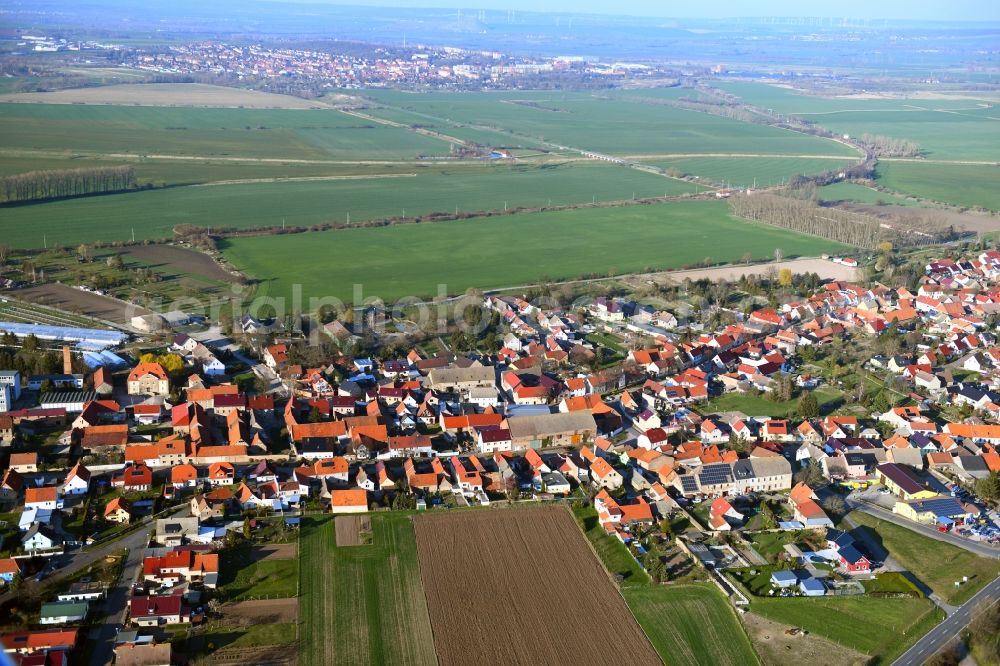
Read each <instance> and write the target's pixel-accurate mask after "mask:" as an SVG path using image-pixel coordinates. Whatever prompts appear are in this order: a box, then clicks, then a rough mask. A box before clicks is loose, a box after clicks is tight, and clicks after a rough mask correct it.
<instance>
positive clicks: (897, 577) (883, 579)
mask: <svg viewBox="0 0 1000 666" xmlns="http://www.w3.org/2000/svg"><path fill="white" fill-rule="evenodd" d="M861 584H862V585H864V586H865V592H866V593H868V594H909V595H912V596H915V597H919V596H923V595H922V594H921V592H920V590H918V589H917V586H916V585H914V584H913V583H912V582H910V580H909V579H908V578H907V577H906V576H904V575H903V574H901V573H899V572H898V571H887V572H885V573H882V574H879V575H878V577H876V578H873V579H871V580H863V581H861Z"/></svg>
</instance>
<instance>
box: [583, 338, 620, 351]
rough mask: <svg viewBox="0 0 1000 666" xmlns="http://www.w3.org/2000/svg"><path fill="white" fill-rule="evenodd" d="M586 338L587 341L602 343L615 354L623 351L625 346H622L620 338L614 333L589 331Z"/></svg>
mask: <svg viewBox="0 0 1000 666" xmlns="http://www.w3.org/2000/svg"><path fill="white" fill-rule="evenodd" d="M586 339H587V342H590V343H594V344H599V345H602V346H604V347H607V348H608V349H610V350H611V351H613V352H615V353H617V354H624V353H625V348H624V347H622V339H621V338H619V337H616V336H614V335H610V334H608V333H591V334H590V335H588V336H587V338H586Z"/></svg>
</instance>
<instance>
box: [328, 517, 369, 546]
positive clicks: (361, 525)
mask: <svg viewBox="0 0 1000 666" xmlns="http://www.w3.org/2000/svg"><path fill="white" fill-rule="evenodd" d="M335 526H336V532H337V547H338V548H339V547H341V546H361V545H363V544H365V540H364V539H362V538H361V533H362V532H367V533H368V534H371V531H372V519H371V518H370V517H368V516H337V517H336V519H335Z"/></svg>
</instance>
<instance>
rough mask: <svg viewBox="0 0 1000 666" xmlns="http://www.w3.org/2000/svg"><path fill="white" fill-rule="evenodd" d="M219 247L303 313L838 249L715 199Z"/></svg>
mask: <svg viewBox="0 0 1000 666" xmlns="http://www.w3.org/2000/svg"><path fill="white" fill-rule="evenodd" d="M501 238H503V239H508V240H509V242H508V240H505V241H503V242H500V241H499V240H498V239H501ZM220 246H221V248H222V251H223V253H224V254H225V256H226V258H227V259H228V260H229V261H231V262H232V263H233V264H234V265H235V266H237V267H238V268H240V269H241V270H243V271H245V272H246V273H248V274H249V275H251V276H253V277H255V278H257V279H259V280H261V281H262V282H261V283H260V284H259V285H258V289H259V291H258V293H260V294H268V295H272V296H276V297H278V296H286V297H287V296H289V295H290V294H292V292H293V285H295V284H300V285H301V289H302V294H303V297H304V298H305V299H306V300H305V301H304V304H306V305H307V306H308V299H309V298H311V297H324V296H335V297H337V298H340V299H342V300H346V301H353V302H358V301H359V300H361V299H363V298H369V297H375V296H379V297H382V298H383V299H386V300H387V301H391V300H394V299H397V298H400V297H403V296H418V297H419V296H428V295H434V294H436V293H437V292H438V289H439V288H440V286H441V285H444V287H443V289H444V291H446V292H447V293H451V294H454V293H462V292H464V291H465V290H466V288H468V287H478V288H481V289H490V288H499V287H513V286H516V285H523V284H532V283H537V282H540V281H546V280H556V279H560V278H574V277H580V276H583V275H594V274H596V275H607V274H609V273H626V272H635V271H643V270H646V269H670V268H682V267H685V266H691V265H694V264H698V263H701V262H703V261H704V260H705V259H706V256H708V258H709V259H710V261H712V262H716V263H728V262H732V261H738V260H739V259H740V257H741V256H742V255H743V254H744V253H750V254H751V255H752V256H753V257H754V258H757V259H762V258H765V257H768V256H771V255H773V253H774V250H775V248H781V249H782V251H783V252H784V253H785V256H786V257H793V256H815V255H818V254H821V253H823V252H836V251H837V250H838V249H842V248H843V246H841V245H838V244H837V243H833V242H831V241H828V240H825V239H821V238H817V237H813V236H805V235H801V234H795V233H790V232H787V231H784V230H782V229H778V228H775V227H768V226H764V225H757V224H750V223H747V222H743V221H739V220H736V219H734V218H732V217H731V216H730V215H729V209H728V206H727V204H726V203H725V202H717V201H685V202H672V203H667V204H660V205H647V206H626V207H619V208H591V209H582V210H570V211H552V212H544V213H531V214H522V215H509V216H502V217H493V218H480V219H473V220H464V221H456V222H440V223H425V224H406V225H396V226H391V227H381V228H369V229H344V230H338V231H326V232H320V233H306V234H290V235H285V236H257V237H247V238H230V239H226V240H225V241H223V242H222V243H220ZM470 248H471V249H470ZM553 248H558V250H554V249H553ZM359 292H360V293H359ZM359 295H360V298H359Z"/></svg>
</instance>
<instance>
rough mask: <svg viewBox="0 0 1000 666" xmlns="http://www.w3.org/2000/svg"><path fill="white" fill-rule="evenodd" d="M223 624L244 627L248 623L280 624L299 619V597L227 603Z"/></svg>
mask: <svg viewBox="0 0 1000 666" xmlns="http://www.w3.org/2000/svg"><path fill="white" fill-rule="evenodd" d="M222 616H223V619H222V622H221V623H222V624H223V625H225V626H229V627H242V626H245V625H248V624H278V623H283V622H298V621H299V600H298V599H294V598H293V599H255V600H252V601H239V602H237V603H235V604H226V605H225V606H223V608H222Z"/></svg>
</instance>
